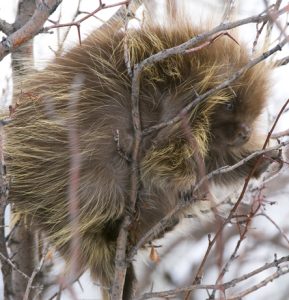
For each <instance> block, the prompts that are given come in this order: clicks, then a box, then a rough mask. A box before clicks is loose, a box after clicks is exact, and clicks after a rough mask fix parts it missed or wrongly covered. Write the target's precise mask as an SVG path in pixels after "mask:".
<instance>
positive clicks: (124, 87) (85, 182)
mask: <svg viewBox="0 0 289 300" xmlns="http://www.w3.org/2000/svg"><path fill="white" fill-rule="evenodd" d="M201 31H202V30H201V29H196V28H192V27H191V26H189V25H188V24H186V23H183V24H178V25H171V26H165V27H161V26H146V27H144V28H142V29H131V30H129V32H128V42H129V52H130V57H131V62H132V65H133V64H135V63H137V62H140V61H141V60H143V59H145V58H147V57H149V56H150V55H152V54H154V53H157V52H159V51H161V50H164V49H167V48H171V47H173V46H176V45H179V44H181V43H183V42H185V41H187V40H188V39H190V38H191V37H193V36H194V35H195V34H197V33H199V32H201ZM247 62H248V56H247V53H246V50H245V47H244V46H242V45H241V46H240V45H238V44H236V43H235V42H234V41H233V40H232V39H230V38H228V37H224V38H220V39H218V40H216V41H215V42H214V43H213V44H212V45H210V46H208V47H205V48H203V49H201V50H199V51H196V52H192V53H188V54H185V55H174V56H172V57H170V58H167V59H164V60H162V61H160V62H158V63H156V64H154V65H152V66H149V67H146V68H145V69H144V71H143V72H142V76H141V90H140V111H141V123H142V126H143V128H146V127H149V126H151V125H155V124H158V123H160V122H162V121H166V120H169V119H170V118H172V117H173V116H175V115H176V114H177V113H178V112H179V111H180V110H181V109H182V108H183V107H184V106H185V105H187V104H188V103H190V102H191V101H192V100H193V99H195V98H196V96H197V95H198V94H202V93H204V92H206V91H208V90H209V89H211V88H213V87H215V86H216V85H218V84H220V83H221V82H223V81H224V80H225V79H226V78H228V77H230V76H231V75H232V74H233V73H234V72H235V71H236V70H238V69H239V68H240V67H241V66H243V65H245V64H246V63H247ZM76 78H82V80H81V81H80V84H79V88H78V89H79V90H78V91H75V90H74V88H73V86H74V85H73V83H74V82H75V80H76ZM21 80H22V81H21V82H20V83H19V84H18V89H19V90H20V89H21V91H22V92H21V94H20V96H19V100H18V104H19V105H18V107H17V109H16V112H15V116H14V119H13V122H12V123H11V124H9V125H8V126H7V128H6V135H7V141H6V145H5V155H6V159H7V164H8V173H9V175H10V176H11V187H10V198H9V199H10V201H11V202H13V203H15V204H16V208H17V210H18V211H19V212H21V214H24V215H26V216H29V218H30V220H31V222H32V224H36V225H37V226H38V227H39V228H41V229H42V230H43V231H45V232H46V234H47V236H48V237H49V238H50V240H51V241H52V242H53V244H54V245H55V246H56V247H57V249H59V250H60V252H61V253H62V255H63V256H64V257H65V258H66V260H67V261H68V262H69V260H70V257H71V253H70V247H69V245H70V242H71V240H72V237H73V234H74V232H73V230H72V226H71V221H70V219H71V218H70V214H69V208H68V207H69V197H68V190H69V186H70V184H71V182H70V179H69V178H70V177H69V174H70V168H71V149H70V145H69V134H70V132H69V130H70V126H69V125H70V124H73V126H74V127H75V128H76V130H77V138H78V140H79V156H80V176H79V186H78V191H77V198H78V201H79V224H78V226H79V228H78V230H79V237H80V239H81V244H80V251H79V253H78V255H79V257H78V262H79V266H80V271H82V270H85V269H86V268H89V269H90V271H91V273H92V276H93V277H94V278H97V279H99V280H100V282H101V284H103V285H104V286H105V287H110V286H111V283H112V278H113V274H114V256H115V249H116V238H117V236H118V232H119V225H120V222H121V220H122V218H123V216H124V215H125V213H126V212H128V211H130V209H131V207H130V204H129V191H130V181H129V178H130V163H129V161H128V160H127V159H126V158H125V157H124V156H123V155H120V152H119V151H118V150H117V145H116V142H115V140H114V135H115V133H116V131H119V142H120V148H121V150H122V152H124V153H125V154H126V155H127V156H129V155H130V154H131V151H132V142H133V126H132V118H131V100H130V99H131V79H130V77H129V76H128V74H127V67H126V65H125V62H124V34H123V32H121V31H117V32H115V31H114V30H113V29H108V30H105V31H96V32H94V33H92V34H91V35H90V36H89V37H88V38H87V39H86V40H85V41H84V42H83V44H82V45H81V46H76V47H75V48H73V49H72V50H70V51H69V52H67V53H66V54H64V55H63V56H61V57H57V58H56V59H55V60H54V61H53V62H51V63H50V64H49V65H48V66H47V67H46V68H45V69H44V70H43V71H39V72H37V73H34V72H31V75H29V76H27V77H26V78H24V79H21ZM266 92H267V71H266V69H265V67H264V65H263V66H260V65H259V66H256V67H254V68H253V69H250V70H248V71H247V72H246V73H245V74H244V75H243V76H242V77H241V78H240V79H238V80H237V81H235V82H234V83H233V84H232V85H231V86H230V87H228V88H225V89H223V90H221V91H218V92H216V93H215V94H214V95H213V96H210V97H209V98H207V99H206V101H204V102H203V103H202V104H200V105H198V106H197V107H195V108H194V109H193V110H192V111H191V113H190V114H189V116H188V125H187V127H188V129H189V130H187V132H185V131H184V129H183V126H182V124H181V123H182V122H179V123H177V124H175V125H172V126H167V127H165V128H163V129H161V130H160V131H158V132H156V133H154V134H151V135H149V136H147V137H146V138H145V139H144V141H143V143H142V148H141V157H140V176H141V190H140V192H139V199H138V202H137V215H138V219H137V225H136V226H135V227H134V230H133V232H131V236H130V243H132V244H134V243H135V242H136V241H137V240H138V239H139V238H140V237H141V236H142V235H143V234H144V233H145V232H146V231H147V230H149V229H150V228H151V227H152V226H153V225H155V224H156V223H157V222H158V221H159V220H160V219H161V218H162V217H164V216H165V215H166V214H167V213H168V212H169V211H171V209H172V208H173V207H174V206H175V205H176V203H177V202H178V201H180V198H179V193H180V192H183V191H187V190H189V189H191V187H192V185H194V183H195V182H196V181H197V180H198V178H200V174H199V169H198V167H197V162H196V159H195V154H196V153H198V155H199V157H201V160H202V161H203V162H204V163H205V168H206V172H210V171H212V170H213V169H215V168H218V167H221V166H223V165H227V164H233V163H236V162H237V161H239V160H240V159H242V158H243V157H244V156H246V155H248V154H250V153H252V152H253V151H255V150H256V149H258V148H259V147H260V144H261V143H262V136H260V135H259V134H258V132H257V131H256V128H255V127H256V121H257V119H258V117H259V115H260V114H261V111H262V108H263V107H264V104H265V98H266ZM73 95H74V96H75V95H77V99H76V100H77V103H76V109H74V110H73V109H71V103H72V100H73V97H74V96H73ZM190 139H192V140H193V141H194V147H193V146H192V143H191V142H190V141H189V140H190ZM251 164H252V163H248V164H246V165H244V166H243V167H241V168H239V169H237V170H235V171H233V172H231V173H230V174H229V175H227V176H225V175H224V176H222V177H219V178H217V181H218V182H219V183H223V184H227V183H229V182H235V181H237V180H239V179H242V178H243V177H244V176H245V175H247V174H248V172H249V170H250V168H251ZM194 205H198V203H196V204H194ZM179 217H180V216H176V219H175V220H172V225H173V224H174V223H176V222H178V218H179ZM129 273H130V274H131V276H133V275H132V274H133V271H132V270H130V272H129ZM125 297H126V296H125Z"/></svg>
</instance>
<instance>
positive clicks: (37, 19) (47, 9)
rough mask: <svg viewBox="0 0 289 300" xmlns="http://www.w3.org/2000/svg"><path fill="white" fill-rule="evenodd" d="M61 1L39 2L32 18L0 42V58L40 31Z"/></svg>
mask: <svg viewBox="0 0 289 300" xmlns="http://www.w3.org/2000/svg"><path fill="white" fill-rule="evenodd" d="M61 2H62V0H46V1H45V2H44V1H40V2H38V4H37V6H36V10H35V12H34V14H33V15H32V17H31V18H30V20H29V21H28V22H27V23H26V24H25V25H24V26H22V27H21V28H19V29H18V30H17V31H15V32H14V33H12V34H11V35H9V36H7V37H6V38H5V39H3V40H2V41H1V42H0V60H2V59H3V58H4V57H5V56H6V55H8V54H9V53H11V52H12V51H15V50H16V49H17V48H18V47H20V46H21V45H23V44H24V43H25V42H27V41H29V40H30V39H32V38H33V37H34V36H35V35H36V34H37V33H39V30H40V29H41V28H42V26H43V24H44V23H45V21H46V20H47V19H48V17H49V16H50V15H51V14H52V13H53V12H54V11H55V9H56V8H57V7H58V5H59V4H60V3H61Z"/></svg>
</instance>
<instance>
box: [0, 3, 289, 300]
mask: <svg viewBox="0 0 289 300" xmlns="http://www.w3.org/2000/svg"><path fill="white" fill-rule="evenodd" d="M103 2H104V3H107V4H111V3H116V2H119V1H112V0H111V1H110V0H106V1H103ZM157 2H158V8H157V12H156V15H158V16H159V18H161V17H162V9H163V8H162V2H163V1H157ZM196 2H198V3H196ZM223 2H224V1H213V0H211V1H209V0H202V1H190V0H188V1H187V11H188V12H189V13H190V15H191V16H192V18H191V19H192V23H196V24H199V23H200V22H201V23H202V22H207V20H208V19H209V22H210V27H213V26H215V25H218V24H219V22H220V16H222V13H223ZM238 2H239V3H238ZM271 2H273V1H271ZM77 4H78V1H77V0H64V1H63V5H62V6H61V15H62V17H61V23H64V22H68V21H70V20H71V18H72V16H73V15H74V13H75V10H76V8H77ZM97 6H98V1H91V0H83V1H82V4H81V10H82V11H92V10H93V9H95V8H96V7H97ZM16 7H17V1H16V0H9V1H5V2H4V1H2V3H0V18H2V19H5V20H6V21H7V22H11V23H12V22H13V21H14V18H15V14H16ZM264 9H265V5H264V1H263V0H254V1H252V0H242V1H236V9H235V13H236V17H235V18H236V19H241V18H244V17H248V16H252V15H255V14H259V13H261V12H262V11H264ZM116 10H117V7H116V8H113V9H107V10H103V11H101V12H100V13H99V14H97V17H99V18H100V19H101V20H104V21H105V20H107V19H108V18H109V17H110V16H111V15H112V14H113V13H115V11H116ZM59 13H60V9H58V10H57V11H56V12H55V13H54V14H53V15H52V16H51V19H53V20H56V19H57V18H58V16H59ZM136 17H137V18H141V17H142V8H140V9H139V10H138V12H137V15H136ZM282 21H283V22H284V21H286V20H284V19H283V20H282ZM133 22H135V23H133ZM133 22H132V24H131V26H134V24H137V21H133ZM101 24H102V22H101V21H100V20H99V19H96V18H89V19H88V20H87V21H85V22H84V23H83V24H82V25H81V34H82V39H84V37H85V36H86V35H88V34H89V32H91V31H92V30H94V29H95V28H97V27H98V26H99V25H101ZM47 25H51V23H47ZM65 30H66V29H59V31H58V32H57V30H54V31H53V32H54V33H53V34H40V35H38V36H37V37H36V38H35V39H34V57H35V67H36V68H42V67H44V66H45V64H46V63H47V61H48V60H49V59H51V58H53V56H54V52H55V51H56V50H57V49H58V45H59V39H60V40H61V38H62V36H63V35H64V32H65ZM239 32H240V34H239V38H240V39H242V40H244V41H245V42H246V43H247V45H248V50H249V51H250V49H252V44H253V41H254V39H255V36H256V25H255V24H249V25H245V26H243V27H241V28H240V29H239ZM1 34H2V33H1V32H0V35H1ZM278 34H279V33H278V32H277V30H275V31H273V35H272V36H273V37H272V42H273V41H274V37H275V38H276V37H278ZM3 36H4V35H3ZM0 38H1V36H0ZM77 43H78V40H77V31H76V28H71V30H70V33H69V35H68V38H67V40H66V42H65V47H66V48H69V47H72V46H73V45H75V44H77ZM260 45H262V37H261V41H260ZM272 45H273V44H272ZM288 54H289V48H288V46H286V47H285V48H284V50H283V51H282V52H280V53H278V54H277V55H275V57H274V59H277V58H278V57H280V58H281V57H284V56H288ZM10 63H11V60H10V56H7V57H6V58H4V60H3V61H2V62H0V97H1V106H3V107H7V106H8V105H9V103H10V101H11V94H12V87H13V83H12V81H11V68H10ZM288 82H289V66H283V67H279V68H277V69H276V70H274V71H273V72H272V92H271V95H270V97H269V99H268V102H269V105H268V110H267V111H266V112H265V114H264V120H269V121H271V120H272V119H273V117H274V116H275V115H276V114H277V113H278V111H279V110H280V108H281V106H282V105H283V103H284V102H285V101H286V100H287V99H288V98H289V89H288ZM264 124H265V125H264V130H265V131H267V129H268V128H269V123H268V122H265V123H264ZM288 125H289V113H288V112H287V113H285V114H284V115H283V116H282V118H281V121H280V122H279V124H278V127H277V130H276V131H279V130H285V129H288V128H289V126H288ZM265 127H266V128H265ZM288 169H289V168H288V166H286V165H285V166H284V168H283V170H282V171H281V174H279V175H278V176H277V177H276V179H274V180H272V181H271V182H270V183H268V184H267V185H266V191H265V195H266V201H268V203H273V204H272V205H270V204H267V205H265V207H264V208H263V209H264V210H265V213H266V215H268V216H269V217H270V218H271V219H272V220H274V222H275V223H276V224H277V225H278V227H276V226H275V225H273V223H272V222H271V221H270V220H269V219H268V218H267V217H265V216H264V215H260V216H256V217H255V218H254V220H253V223H252V224H251V225H250V231H249V234H248V235H247V238H246V240H245V241H244V242H243V244H242V245H241V248H240V251H239V255H240V257H239V259H238V260H236V261H235V262H234V263H233V264H232V265H230V269H229V270H228V272H227V273H226V275H225V279H224V280H225V281H226V280H230V279H232V278H234V277H236V276H239V275H241V274H244V273H247V272H249V271H251V270H253V269H254V268H257V267H259V266H261V265H263V264H264V263H265V262H271V261H272V260H273V259H274V254H275V253H276V255H277V257H278V258H279V257H281V256H283V255H288V254H289V241H288V239H286V236H287V237H288V238H289V223H288V220H289V171H288ZM228 193H229V192H228ZM230 227H235V226H232V225H231V226H228V228H226V230H225V233H224V234H225V235H226V237H227V236H228V237H227V238H226V244H225V249H224V253H223V256H224V261H226V260H227V259H228V258H229V257H230V255H231V254H232V251H233V250H234V248H235V246H236V242H237V241H238V239H239V237H238V235H237V234H236V232H234V228H230ZM213 230H214V225H213V224H210V223H208V224H207V223H206V222H205V221H198V220H195V219H193V220H192V219H186V220H184V222H183V223H182V224H181V225H179V226H178V227H177V228H176V230H175V231H174V232H171V233H169V234H167V235H166V237H165V239H164V240H161V241H157V242H155V243H154V244H155V245H162V247H161V248H157V250H158V253H159V255H160V263H159V264H158V265H156V264H155V263H153V262H152V261H150V259H149V253H148V252H147V251H141V253H139V254H138V258H137V262H136V267H137V274H138V277H139V279H140V285H141V287H142V288H143V289H147V290H153V291H157V290H166V289H172V288H175V287H181V286H184V285H188V284H190V283H191V281H192V278H193V275H194V273H195V271H196V268H197V266H198V264H199V262H200V260H201V258H202V257H203V255H204V253H205V251H206V248H207V243H208V237H207V233H209V232H211V231H212V232H214V231H213ZM280 231H281V232H280ZM55 264H56V268H55V269H54V270H53V274H54V275H57V274H58V273H59V272H61V270H62V267H63V263H62V262H61V259H59V258H57V255H55ZM218 272H219V269H218V267H217V266H216V260H214V258H210V260H209V272H206V275H205V277H204V278H203V283H208V284H213V283H215V280H216V278H217V276H218ZM151 274H153V275H151ZM269 274H271V272H270V270H269V271H266V272H263V273H261V274H260V275H258V276H257V277H256V278H253V279H250V280H249V281H245V283H244V284H245V285H244V284H243V285H240V287H243V288H244V287H246V286H249V285H252V284H255V283H257V282H259V281H260V280H262V279H263V278H264V277H265V276H268V275H269ZM288 286H289V275H285V276H283V277H281V278H279V279H277V280H275V281H274V282H273V283H271V284H268V285H267V286H266V287H264V288H262V289H260V290H258V291H256V292H255V293H253V294H251V295H249V296H247V297H245V298H244V299H254V300H259V299H260V300H261V299H275V300H286V299H289V295H288ZM74 288H75V291H76V292H77V294H78V297H79V298H78V299H83V300H96V299H100V295H99V294H98V287H97V284H96V283H93V282H91V280H90V279H89V274H88V273H86V274H84V275H83V276H82V278H81V279H80V284H79V283H76V284H75V285H74ZM56 290H57V287H54V288H52V289H51V290H50V292H49V293H53V292H55V291H56ZM49 297H50V296H49V295H48V294H47V295H46V296H45V298H44V299H46V298H47V299H49ZM193 297H194V298H192V299H197V300H202V299H207V298H208V295H207V293H206V291H201V292H197V293H195V294H194V296H193ZM0 299H1V295H0ZM61 299H62V300H64V299H71V295H70V294H69V293H68V292H66V291H64V292H63V294H62V296H61Z"/></svg>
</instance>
